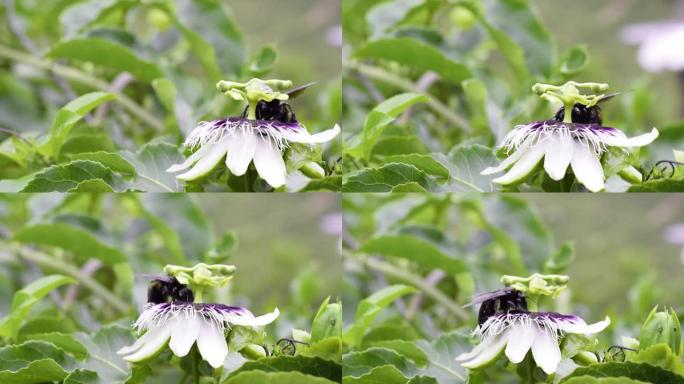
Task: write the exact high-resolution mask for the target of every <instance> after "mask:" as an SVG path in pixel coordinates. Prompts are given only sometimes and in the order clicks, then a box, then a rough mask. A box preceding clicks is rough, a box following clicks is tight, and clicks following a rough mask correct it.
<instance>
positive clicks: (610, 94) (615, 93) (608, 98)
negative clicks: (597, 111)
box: [598, 92, 620, 103]
mask: <svg viewBox="0 0 684 384" xmlns="http://www.w3.org/2000/svg"><path fill="white" fill-rule="evenodd" d="M619 94H620V92H614V93H609V94H607V95H605V96H603V97H602V98H601V100H599V101H598V102H599V103H603V102H605V101H608V100H610V99H612V98H613V97H615V96H617V95H619Z"/></svg>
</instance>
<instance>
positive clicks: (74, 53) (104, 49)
mask: <svg viewBox="0 0 684 384" xmlns="http://www.w3.org/2000/svg"><path fill="white" fill-rule="evenodd" d="M47 56H48V57H52V58H57V59H75V60H79V61H87V62H91V63H94V64H96V65H98V66H101V67H105V68H111V69H113V70H116V71H118V72H128V73H130V74H131V75H133V76H134V77H135V78H136V79H138V80H142V81H147V82H151V81H152V80H154V79H156V78H158V77H162V76H164V75H163V73H162V71H161V69H159V67H158V66H157V65H156V64H154V63H152V62H150V61H146V60H143V59H140V58H139V57H138V56H137V55H136V54H135V53H134V52H133V51H131V50H130V49H129V48H128V47H126V46H124V45H121V44H118V43H114V42H112V41H109V40H105V39H101V38H77V39H73V40H68V41H63V42H60V43H57V44H56V45H54V46H53V47H52V49H51V50H50V51H49V52H48V53H47Z"/></svg>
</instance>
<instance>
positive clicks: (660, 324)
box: [639, 306, 682, 355]
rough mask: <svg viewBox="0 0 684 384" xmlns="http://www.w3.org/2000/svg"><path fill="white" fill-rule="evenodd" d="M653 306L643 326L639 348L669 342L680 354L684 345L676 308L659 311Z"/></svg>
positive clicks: (642, 348)
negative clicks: (683, 344)
mask: <svg viewBox="0 0 684 384" xmlns="http://www.w3.org/2000/svg"><path fill="white" fill-rule="evenodd" d="M657 310H658V306H656V307H655V308H653V310H652V311H651V313H650V314H649V315H648V317H647V318H646V321H645V322H644V324H643V325H642V326H641V334H640V336H639V348H640V349H641V350H644V349H646V348H648V347H650V346H652V345H655V344H667V345H668V346H669V347H670V349H672V352H674V353H675V354H676V355H679V353H680V351H681V347H682V329H681V325H680V324H679V319H678V318H677V314H676V313H675V311H674V309H672V308H670V310H669V311H662V312H657Z"/></svg>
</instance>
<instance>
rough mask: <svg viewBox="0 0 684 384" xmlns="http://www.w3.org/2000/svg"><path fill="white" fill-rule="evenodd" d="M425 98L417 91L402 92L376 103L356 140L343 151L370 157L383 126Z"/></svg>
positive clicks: (355, 155)
mask: <svg viewBox="0 0 684 384" xmlns="http://www.w3.org/2000/svg"><path fill="white" fill-rule="evenodd" d="M426 100H427V97H426V96H425V95H421V94H418V93H402V94H399V95H396V96H393V97H391V98H389V99H387V100H385V101H383V102H382V103H380V104H378V105H377V106H376V107H375V108H373V110H372V111H370V112H369V113H368V116H366V120H365V121H364V123H363V129H362V131H361V134H360V135H359V136H358V139H357V142H356V143H352V144H350V147H349V148H347V150H346V152H345V153H346V154H348V155H350V156H354V157H360V158H364V159H368V158H370V154H371V151H372V149H373V146H374V145H375V143H376V142H377V140H378V138H379V137H380V135H381V134H382V131H383V130H384V129H385V127H387V126H388V125H389V124H390V123H391V122H392V121H394V119H395V118H396V117H397V116H399V114H400V113H402V112H404V111H405V110H406V109H407V108H409V107H410V106H412V105H414V104H416V103H422V102H425V101H426Z"/></svg>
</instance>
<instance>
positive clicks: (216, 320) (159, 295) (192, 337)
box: [117, 263, 279, 368]
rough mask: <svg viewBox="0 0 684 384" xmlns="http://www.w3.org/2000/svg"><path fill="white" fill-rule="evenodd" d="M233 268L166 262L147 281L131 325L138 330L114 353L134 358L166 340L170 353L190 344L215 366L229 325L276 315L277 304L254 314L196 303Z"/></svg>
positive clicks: (253, 323)
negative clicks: (144, 296) (161, 273)
mask: <svg viewBox="0 0 684 384" xmlns="http://www.w3.org/2000/svg"><path fill="white" fill-rule="evenodd" d="M234 271H235V267H233V266H230V265H207V264H203V263H200V264H198V265H196V266H194V267H191V268H185V267H179V266H175V265H167V266H166V267H165V268H164V272H165V273H166V274H167V275H164V276H159V277H156V278H155V279H154V280H152V282H151V284H150V288H149V290H148V303H147V304H146V305H145V309H144V311H143V312H142V313H141V314H140V316H139V317H138V319H137V321H136V322H135V324H134V325H133V327H134V328H135V329H136V330H137V331H138V332H140V333H143V332H144V333H143V334H142V335H141V336H140V337H139V338H138V339H137V340H136V341H135V343H133V344H132V345H130V346H128V347H124V348H122V349H120V350H119V351H118V352H117V353H119V354H120V355H123V358H124V360H127V361H130V362H132V363H137V362H141V361H144V360H147V359H150V358H152V357H154V356H156V355H157V354H158V353H159V352H161V351H162V350H163V349H164V348H165V347H166V346H167V345H168V347H169V348H170V349H171V351H172V352H173V354H174V355H176V356H178V357H184V356H187V355H188V354H189V353H190V352H191V349H192V347H193V345H195V344H196V345H197V350H198V352H199V355H200V356H201V357H202V359H203V360H205V361H207V362H208V363H209V365H211V366H212V367H213V368H219V367H221V366H222V365H223V362H224V360H225V359H226V357H227V356H228V342H226V332H227V331H229V330H231V329H232V328H233V327H250V328H258V327H263V326H265V325H267V324H270V323H272V322H273V321H274V320H275V319H276V318H277V317H278V315H279V312H278V309H277V308H276V309H274V311H273V312H271V313H267V314H265V315H262V316H254V314H252V312H250V311H249V310H247V309H246V308H242V307H237V306H229V305H225V304H220V303H204V302H202V298H203V291H204V289H206V288H208V287H222V286H224V285H226V284H227V283H228V282H229V281H230V280H231V279H232V274H233V273H234Z"/></svg>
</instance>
